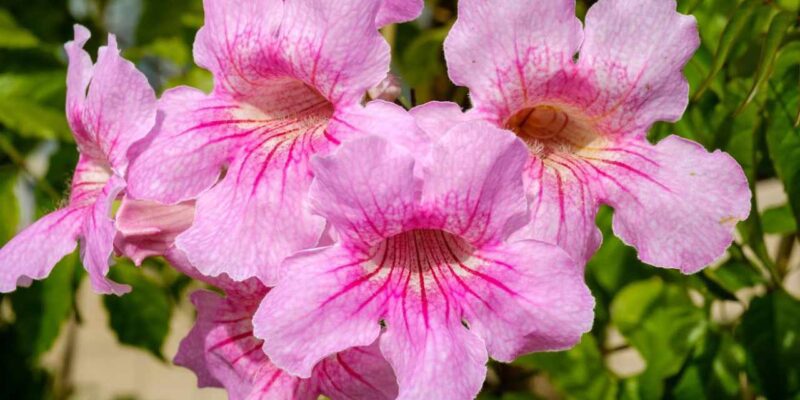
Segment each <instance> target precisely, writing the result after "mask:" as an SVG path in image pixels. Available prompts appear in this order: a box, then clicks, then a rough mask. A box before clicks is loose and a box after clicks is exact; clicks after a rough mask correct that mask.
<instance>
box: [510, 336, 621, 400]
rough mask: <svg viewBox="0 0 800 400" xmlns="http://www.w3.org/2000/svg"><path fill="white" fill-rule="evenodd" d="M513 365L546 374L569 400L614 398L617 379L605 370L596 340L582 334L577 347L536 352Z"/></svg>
mask: <svg viewBox="0 0 800 400" xmlns="http://www.w3.org/2000/svg"><path fill="white" fill-rule="evenodd" d="M516 364H518V365H522V366H527V367H533V368H537V369H541V370H543V371H545V372H546V373H547V374H548V375H549V377H550V380H551V381H552V382H553V383H554V384H555V385H556V386H557V387H558V389H559V390H561V392H562V393H563V394H564V395H565V396H566V398H570V399H614V398H616V394H617V379H616V378H615V377H614V376H613V374H611V372H610V371H609V370H608V369H606V367H605V364H604V363H603V355H602V354H601V353H600V348H599V347H598V345H597V341H596V340H595V338H594V336H592V335H591V334H585V335H583V338H581V342H580V344H578V345H577V346H575V347H574V348H572V349H571V350H569V351H562V352H557V353H536V354H531V355H527V356H524V357H522V358H520V359H519V360H517V361H516Z"/></svg>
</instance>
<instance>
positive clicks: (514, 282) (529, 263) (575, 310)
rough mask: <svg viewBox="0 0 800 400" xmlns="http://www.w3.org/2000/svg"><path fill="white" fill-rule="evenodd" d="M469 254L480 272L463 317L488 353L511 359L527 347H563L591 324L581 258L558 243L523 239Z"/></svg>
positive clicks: (589, 297) (530, 349)
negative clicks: (475, 261) (579, 261)
mask: <svg viewBox="0 0 800 400" xmlns="http://www.w3.org/2000/svg"><path fill="white" fill-rule="evenodd" d="M473 257H475V258H476V259H479V260H480V264H481V265H480V267H478V268H476V269H477V270H480V273H481V274H483V275H484V276H485V278H483V279H474V280H471V281H470V289H471V291H472V294H473V295H472V296H465V297H464V299H463V301H464V302H466V303H467V304H465V305H462V307H464V309H465V311H464V314H465V316H464V318H465V319H466V320H467V321H468V323H469V327H470V330H471V331H472V332H474V333H475V334H476V335H477V336H479V337H481V338H482V339H483V340H484V341H485V342H486V347H487V348H488V349H489V355H491V356H492V358H494V359H496V360H499V361H505V362H511V361H513V360H514V359H515V358H517V357H519V356H520V355H523V354H526V353H531V352H538V351H554V350H564V349H568V348H570V347H572V346H575V345H576V344H577V343H578V342H579V341H580V338H581V335H582V334H583V333H585V332H587V331H589V329H590V328H591V327H592V322H593V320H594V313H593V307H594V299H593V298H592V295H591V293H590V292H589V288H588V287H587V286H586V284H585V283H584V282H583V268H581V265H582V264H578V263H576V262H575V261H573V260H572V259H571V258H570V257H568V255H567V254H566V253H564V251H563V250H561V249H560V248H558V247H556V246H553V245H549V244H545V243H542V242H537V241H532V240H526V241H520V242H515V243H511V244H504V245H500V246H497V247H494V248H491V249H484V250H481V251H479V252H477V253H476V254H474V255H473Z"/></svg>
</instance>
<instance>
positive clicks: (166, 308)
mask: <svg viewBox="0 0 800 400" xmlns="http://www.w3.org/2000/svg"><path fill="white" fill-rule="evenodd" d="M143 272H144V271H142V270H141V269H139V268H136V267H134V266H133V265H132V264H131V263H130V262H128V261H125V262H120V263H119V265H117V266H115V267H114V268H112V269H111V273H110V274H109V275H110V276H111V279H113V280H114V281H116V282H120V283H125V284H128V285H131V287H132V288H133V289H132V290H131V292H130V293H128V294H126V295H124V296H120V297H117V296H105V297H103V304H105V307H106V310H108V315H109V324H110V326H111V329H112V330H113V331H114V333H115V335H116V336H117V339H118V340H119V341H120V343H122V344H126V345H130V346H134V347H138V348H141V349H143V350H146V351H148V352H150V353H151V354H153V355H155V356H156V357H158V358H159V359H161V360H164V355H163V354H162V353H161V348H162V347H163V345H164V340H165V339H166V337H167V333H168V332H169V322H170V319H171V317H172V303H171V302H170V300H169V295H168V293H167V289H166V288H163V287H161V286H160V285H159V284H158V283H156V282H155V281H153V280H152V279H150V278H149V277H147V276H145V274H144V273H143Z"/></svg>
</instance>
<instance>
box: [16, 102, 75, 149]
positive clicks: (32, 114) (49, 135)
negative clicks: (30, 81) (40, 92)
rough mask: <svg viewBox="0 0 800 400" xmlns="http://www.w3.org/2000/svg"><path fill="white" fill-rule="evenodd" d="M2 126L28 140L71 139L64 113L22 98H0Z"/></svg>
mask: <svg viewBox="0 0 800 400" xmlns="http://www.w3.org/2000/svg"><path fill="white" fill-rule="evenodd" d="M0 124H3V125H5V126H6V127H7V128H8V129H10V130H13V131H16V132H17V133H19V134H20V135H21V136H23V137H28V138H35V139H70V138H71V135H70V131H69V127H68V126H67V120H66V117H65V116H64V112H63V111H56V110H54V109H52V108H49V107H44V106H41V105H39V104H36V103H34V102H31V101H28V100H26V99H24V98H20V97H15V98H7V97H0Z"/></svg>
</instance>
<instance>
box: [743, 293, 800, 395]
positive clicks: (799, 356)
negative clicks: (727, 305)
mask: <svg viewBox="0 0 800 400" xmlns="http://www.w3.org/2000/svg"><path fill="white" fill-rule="evenodd" d="M741 333H742V344H743V345H744V348H745V351H746V352H747V369H748V371H749V372H750V376H751V377H752V378H753V379H754V381H755V382H754V383H755V384H756V386H758V387H759V388H760V389H761V392H762V393H763V394H764V395H766V397H767V398H768V399H788V398H793V397H794V396H797V395H799V394H800V301H798V300H797V299H795V298H793V297H792V296H791V295H789V294H788V293H786V292H784V291H781V290H778V291H774V292H771V293H768V294H767V295H766V296H764V297H759V298H757V299H755V300H753V301H752V302H751V304H750V308H749V309H748V310H747V312H745V314H744V315H743V316H742V326H741Z"/></svg>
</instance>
